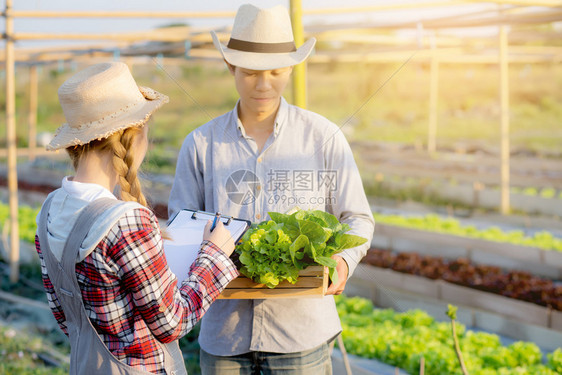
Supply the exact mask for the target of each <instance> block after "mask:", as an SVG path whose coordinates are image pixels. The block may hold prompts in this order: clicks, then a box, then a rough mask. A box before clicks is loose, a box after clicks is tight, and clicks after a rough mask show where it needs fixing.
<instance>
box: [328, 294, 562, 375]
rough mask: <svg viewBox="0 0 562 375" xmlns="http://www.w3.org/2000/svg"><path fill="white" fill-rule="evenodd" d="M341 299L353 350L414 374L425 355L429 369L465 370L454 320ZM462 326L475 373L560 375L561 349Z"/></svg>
mask: <svg viewBox="0 0 562 375" xmlns="http://www.w3.org/2000/svg"><path fill="white" fill-rule="evenodd" d="M336 301H337V306H338V312H339V314H340V317H341V320H342V327H343V333H342V337H343V340H344V343H345V347H346V350H347V351H348V352H349V353H351V354H354V355H359V356H361V357H365V358H376V359H378V360H381V361H383V362H385V363H387V364H390V365H394V366H398V367H400V368H403V369H405V370H406V371H407V372H408V373H410V374H418V373H419V368H420V361H421V358H422V357H423V358H424V360H425V372H426V373H428V374H461V371H460V367H459V365H458V361H457V358H456V355H455V350H454V347H453V338H452V333H451V324H450V322H437V321H435V319H434V318H432V317H431V316H429V315H428V314H427V313H425V312H423V311H420V310H411V311H407V312H404V313H397V312H395V311H392V310H390V309H385V310H380V309H373V305H372V304H371V302H370V301H368V300H366V299H364V298H347V297H345V296H342V297H339V298H336ZM443 312H444V311H443ZM443 312H442V313H443ZM456 328H457V332H458V336H459V343H460V350H461V352H462V355H463V357H464V362H465V364H466V366H467V368H468V371H469V373H470V374H471V375H474V374H476V375H484V374H543V375H546V374H549V375H550V374H552V375H554V374H559V373H560V371H562V349H561V348H556V349H554V350H552V353H547V354H546V355H544V354H543V353H542V352H541V350H540V348H539V347H538V346H537V345H536V344H534V343H530V342H510V343H505V344H504V343H503V342H502V341H504V340H502V338H501V337H499V336H498V335H495V334H490V333H487V332H481V331H474V330H469V329H466V327H465V326H464V325H463V324H459V323H458V322H457V323H456ZM543 361H544V362H543Z"/></svg>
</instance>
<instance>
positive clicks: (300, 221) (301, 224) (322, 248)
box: [236, 210, 367, 288]
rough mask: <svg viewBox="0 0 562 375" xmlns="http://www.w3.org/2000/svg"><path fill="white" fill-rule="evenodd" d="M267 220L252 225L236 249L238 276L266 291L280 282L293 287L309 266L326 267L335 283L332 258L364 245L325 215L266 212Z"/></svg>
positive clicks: (334, 267)
mask: <svg viewBox="0 0 562 375" xmlns="http://www.w3.org/2000/svg"><path fill="white" fill-rule="evenodd" d="M269 217H270V218H271V220H267V221H263V222H261V223H259V224H254V225H252V227H251V228H250V229H249V230H248V231H247V232H246V233H245V234H244V236H243V237H242V240H241V242H240V244H239V245H238V246H237V247H236V252H237V253H238V254H239V259H240V262H241V263H242V265H243V266H242V268H241V269H240V272H241V273H242V274H243V275H245V276H246V277H248V278H250V279H252V280H253V281H255V282H258V283H263V284H265V285H267V286H268V287H269V288H274V287H276V286H277V285H279V283H280V282H281V281H283V280H287V281H288V282H290V283H292V284H295V283H296V282H297V280H298V273H299V271H300V270H302V269H304V268H306V267H308V266H310V265H321V266H326V267H328V268H329V275H330V279H331V280H332V282H334V283H337V280H338V275H337V272H336V265H337V262H336V261H335V260H334V259H332V258H331V257H332V256H333V255H334V254H338V253H340V252H341V251H343V250H345V249H349V248H353V247H356V246H360V245H362V244H364V243H365V242H367V240H366V239H365V238H363V237H360V236H356V235H352V234H347V233H346V232H347V231H349V229H350V228H349V225H347V224H345V223H340V222H339V221H338V219H337V218H336V217H335V216H334V215H332V214H330V213H328V212H324V211H319V210H309V211H305V210H298V211H296V212H294V213H292V214H290V215H288V214H282V213H279V212H269Z"/></svg>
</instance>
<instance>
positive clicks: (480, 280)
mask: <svg viewBox="0 0 562 375" xmlns="http://www.w3.org/2000/svg"><path fill="white" fill-rule="evenodd" d="M363 262H364V263H367V264H370V265H372V266H375V267H380V268H390V269H392V270H394V271H398V272H403V273H408V274H412V275H417V276H423V277H427V278H430V279H434V280H435V279H441V280H445V281H448V282H451V283H454V284H458V285H463V286H467V287H470V288H474V289H478V290H482V291H485V292H491V293H496V294H500V295H502V296H505V297H510V298H515V299H518V300H522V301H526V302H532V303H535V304H537V305H541V306H547V307H550V308H553V309H555V310H558V311H562V286H557V285H555V284H554V283H553V281H552V280H549V279H546V278H541V277H537V276H534V275H532V274H530V273H529V272H524V271H509V272H505V271H503V270H502V269H501V268H500V267H496V266H487V265H477V264H472V263H471V262H470V261H469V260H468V259H465V258H459V259H455V260H445V259H443V258H441V257H431V256H427V255H420V254H417V253H399V254H394V253H392V252H390V251H388V250H380V249H370V250H369V252H368V253H367V255H366V256H365V258H364V259H363Z"/></svg>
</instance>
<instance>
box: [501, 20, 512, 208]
mask: <svg viewBox="0 0 562 375" xmlns="http://www.w3.org/2000/svg"><path fill="white" fill-rule="evenodd" d="M507 32H508V30H507V26H505V25H502V26H500V32H499V44H500V64H499V65H500V113H501V114H500V124H501V141H500V142H501V151H500V154H501V156H500V159H501V160H500V175H501V213H502V215H507V214H509V211H510V203H509V77H508V61H507V47H508V40H507Z"/></svg>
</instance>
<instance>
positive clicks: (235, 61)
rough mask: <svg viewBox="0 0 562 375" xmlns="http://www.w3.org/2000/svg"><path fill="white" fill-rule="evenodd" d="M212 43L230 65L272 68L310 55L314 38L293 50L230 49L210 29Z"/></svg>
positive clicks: (252, 68) (278, 67)
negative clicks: (250, 50)
mask: <svg viewBox="0 0 562 375" xmlns="http://www.w3.org/2000/svg"><path fill="white" fill-rule="evenodd" d="M211 36H212V37H213V44H214V45H215V48H216V49H218V50H219V52H220V53H221V55H222V57H223V58H224V59H225V60H226V61H227V62H228V63H229V64H231V65H234V66H239V67H241V68H245V69H251V70H273V69H280V68H286V67H288V66H293V65H297V64H300V63H301V62H303V61H304V60H306V58H307V57H308V56H309V55H310V53H311V52H312V49H313V48H314V45H315V44H316V38H310V39H309V40H307V41H306V42H305V43H304V44H303V45H302V46H300V47H299V48H298V49H297V50H296V51H295V52H284V53H263V52H246V51H238V50H235V49H230V48H228V47H226V46H224V45H222V44H221V42H220V40H219V38H218V36H217V34H216V33H215V32H214V31H211Z"/></svg>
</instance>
